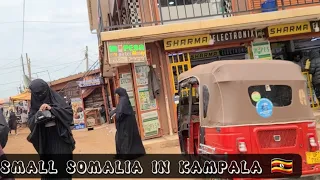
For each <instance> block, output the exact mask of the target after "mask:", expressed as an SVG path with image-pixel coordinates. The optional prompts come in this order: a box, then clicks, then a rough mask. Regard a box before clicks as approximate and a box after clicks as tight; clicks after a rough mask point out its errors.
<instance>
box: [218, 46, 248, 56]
mask: <svg viewBox="0 0 320 180" xmlns="http://www.w3.org/2000/svg"><path fill="white" fill-rule="evenodd" d="M247 52H248V51H247V48H246V47H238V48H228V49H221V50H220V55H221V56H230V55H235V54H243V53H247Z"/></svg>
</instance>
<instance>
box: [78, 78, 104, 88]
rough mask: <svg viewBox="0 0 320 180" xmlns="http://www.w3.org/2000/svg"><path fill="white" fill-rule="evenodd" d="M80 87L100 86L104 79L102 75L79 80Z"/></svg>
mask: <svg viewBox="0 0 320 180" xmlns="http://www.w3.org/2000/svg"><path fill="white" fill-rule="evenodd" d="M77 84H78V86H79V87H91V86H98V85H101V84H102V79H101V78H100V77H96V78H93V79H89V80H84V81H77Z"/></svg>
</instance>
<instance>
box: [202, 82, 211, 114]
mask: <svg viewBox="0 0 320 180" xmlns="http://www.w3.org/2000/svg"><path fill="white" fill-rule="evenodd" d="M209 97H210V95H209V89H208V87H207V86H206V85H204V86H202V98H203V117H204V118H206V117H207V113H208V105H209Z"/></svg>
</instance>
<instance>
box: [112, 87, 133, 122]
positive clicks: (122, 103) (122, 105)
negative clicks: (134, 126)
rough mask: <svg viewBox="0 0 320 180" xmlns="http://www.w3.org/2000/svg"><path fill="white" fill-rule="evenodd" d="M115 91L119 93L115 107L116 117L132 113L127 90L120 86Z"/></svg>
mask: <svg viewBox="0 0 320 180" xmlns="http://www.w3.org/2000/svg"><path fill="white" fill-rule="evenodd" d="M115 93H116V94H118V95H119V103H118V105H117V108H116V113H117V114H116V118H117V119H118V118H120V116H123V115H132V114H134V112H133V109H132V105H131V102H130V100H129V95H128V93H127V91H126V90H125V89H124V88H121V87H120V88H117V89H116V91H115ZM120 119H121V118H120Z"/></svg>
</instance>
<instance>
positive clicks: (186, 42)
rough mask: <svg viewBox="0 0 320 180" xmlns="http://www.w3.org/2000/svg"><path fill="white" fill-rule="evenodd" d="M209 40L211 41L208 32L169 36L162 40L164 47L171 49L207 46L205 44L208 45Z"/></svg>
mask: <svg viewBox="0 0 320 180" xmlns="http://www.w3.org/2000/svg"><path fill="white" fill-rule="evenodd" d="M210 41H211V37H210V34H203V35H197V36H185V37H178V38H169V39H165V40H164V49H165V50H173V49H183V48H191V47H199V46H207V45H210Z"/></svg>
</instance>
